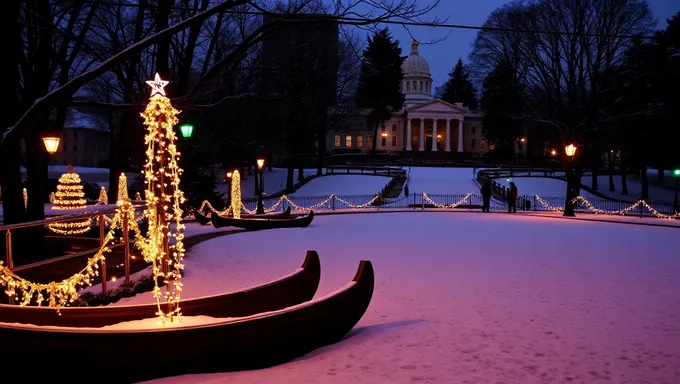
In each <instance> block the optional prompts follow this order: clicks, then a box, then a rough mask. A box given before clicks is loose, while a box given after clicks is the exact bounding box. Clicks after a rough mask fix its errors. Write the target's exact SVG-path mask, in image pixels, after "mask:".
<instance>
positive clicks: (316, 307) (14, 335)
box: [0, 261, 374, 382]
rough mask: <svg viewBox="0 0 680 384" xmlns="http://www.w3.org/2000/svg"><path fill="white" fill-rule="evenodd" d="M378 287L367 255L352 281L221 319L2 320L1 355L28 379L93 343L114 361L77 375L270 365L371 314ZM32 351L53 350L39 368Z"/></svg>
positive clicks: (153, 374)
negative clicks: (173, 322)
mask: <svg viewBox="0 0 680 384" xmlns="http://www.w3.org/2000/svg"><path fill="white" fill-rule="evenodd" d="M373 288H374V275H373V267H372V265H371V263H370V262H368V261H362V262H361V264H360V266H359V270H358V272H357V274H356V276H355V278H354V280H353V282H352V283H351V284H348V285H347V286H346V287H344V288H343V289H341V290H338V291H336V292H334V293H333V294H330V295H328V296H326V297H324V298H321V299H318V300H315V301H311V302H307V303H303V304H298V305H296V306H293V307H289V308H286V309H283V310H280V311H276V312H270V313H264V314H258V315H254V316H251V317H247V318H240V319H231V320H227V321H225V322H222V323H218V324H210V325H201V326H191V327H182V328H164V329H155V330H147V331H139V330H138V331H105V330H96V331H89V330H80V329H73V328H70V329H63V328H62V329H58V328H51V329H45V328H31V327H19V326H7V325H2V326H0V340H2V341H3V348H2V349H0V358H1V359H2V361H3V362H5V363H6V364H7V367H11V369H12V370H13V371H14V372H22V379H23V380H24V381H27V380H31V379H33V378H32V377H28V376H31V375H35V376H37V375H42V374H44V372H51V371H52V370H58V369H63V367H65V366H69V364H72V363H73V361H74V359H75V358H77V357H82V356H83V352H84V351H88V350H89V351H92V353H94V354H97V353H103V354H104V355H103V357H104V359H103V360H101V363H102V364H106V367H102V365H101V364H99V363H95V362H94V361H90V360H89V359H85V360H84V361H83V363H82V364H78V368H77V374H74V375H72V376H71V378H69V381H73V380H76V381H79V380H82V381H87V380H89V381H92V380H93V379H94V380H96V381H97V382H132V381H140V380H149V379H153V378H159V377H168V376H176V375H183V374H191V373H211V372H228V371H237V370H249V369H260V368H266V367H270V366H273V365H276V364H280V363H283V362H286V361H289V360H291V359H294V358H297V357H300V356H302V355H304V354H305V353H308V352H310V351H312V350H314V349H316V348H319V347H322V346H325V345H329V344H332V343H335V342H338V341H340V340H341V339H342V338H343V337H344V336H345V335H346V334H347V333H348V332H349V331H350V330H351V329H352V328H353V327H354V326H355V325H356V324H357V322H358V321H359V320H360V319H361V317H362V316H363V315H364V313H365V311H366V309H367V308H368V305H369V303H370V301H371V298H372V295H373ZM27 356H45V357H47V358H46V359H41V362H40V369H35V364H36V362H35V361H34V359H31V358H26V357H27ZM100 356H101V355H100ZM168 362H174V364H172V363H171V364H168ZM92 375H94V376H92Z"/></svg>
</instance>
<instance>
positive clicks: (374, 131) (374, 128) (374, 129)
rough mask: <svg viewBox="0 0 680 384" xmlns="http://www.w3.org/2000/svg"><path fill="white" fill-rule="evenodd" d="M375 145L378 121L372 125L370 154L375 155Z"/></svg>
mask: <svg viewBox="0 0 680 384" xmlns="http://www.w3.org/2000/svg"><path fill="white" fill-rule="evenodd" d="M377 145H378V123H375V124H374V125H373V143H371V156H375V155H376V153H377V150H376V148H377Z"/></svg>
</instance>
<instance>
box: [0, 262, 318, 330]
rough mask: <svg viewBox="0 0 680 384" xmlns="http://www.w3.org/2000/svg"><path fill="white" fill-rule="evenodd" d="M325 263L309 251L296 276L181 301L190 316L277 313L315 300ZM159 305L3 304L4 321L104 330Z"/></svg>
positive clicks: (1, 315)
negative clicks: (72, 305)
mask: <svg viewBox="0 0 680 384" xmlns="http://www.w3.org/2000/svg"><path fill="white" fill-rule="evenodd" d="M320 278H321V264H320V263H319V255H318V254H317V253H316V251H307V255H306V257H305V261H304V263H303V264H302V267H300V268H299V269H298V270H297V271H295V272H293V273H292V274H290V275H288V276H285V277H283V278H281V279H280V280H276V281H273V282H270V283H267V284H264V285H260V286H257V287H254V288H250V289H246V290H243V291H237V292H230V293H225V294H220V295H213V296H205V297H199V298H194V299H186V300H182V302H181V309H182V313H183V314H184V315H186V316H197V315H205V316H212V317H243V316H250V315H252V314H255V313H261V312H266V311H274V310H278V309H282V308H286V307H290V306H292V305H296V304H299V303H303V302H305V301H308V300H311V299H312V298H313V297H314V294H315V293H316V289H317V288H318V286H319V279H320ZM156 311H157V306H156V304H142V305H127V306H100V307H63V308H61V309H60V313H61V315H60V314H58V313H57V311H56V310H55V309H54V308H48V307H35V306H31V307H20V306H18V305H7V304H0V322H3V323H23V324H33V325H55V326H63V327H103V326H105V325H111V324H117V323H121V322H125V321H131V320H140V319H146V318H149V317H153V315H154V313H156Z"/></svg>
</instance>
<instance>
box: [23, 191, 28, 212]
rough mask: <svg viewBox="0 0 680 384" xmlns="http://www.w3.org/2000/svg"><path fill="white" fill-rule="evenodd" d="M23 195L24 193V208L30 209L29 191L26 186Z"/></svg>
mask: <svg viewBox="0 0 680 384" xmlns="http://www.w3.org/2000/svg"><path fill="white" fill-rule="evenodd" d="M22 193H23V195H24V210H26V209H28V191H27V190H26V188H24V190H23V192H22Z"/></svg>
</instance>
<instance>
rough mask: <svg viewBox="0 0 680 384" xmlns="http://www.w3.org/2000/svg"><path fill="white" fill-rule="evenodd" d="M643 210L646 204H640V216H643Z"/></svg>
mask: <svg viewBox="0 0 680 384" xmlns="http://www.w3.org/2000/svg"><path fill="white" fill-rule="evenodd" d="M642 201H644V200H642ZM643 211H644V205H643V204H640V218H642V213H643Z"/></svg>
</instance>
